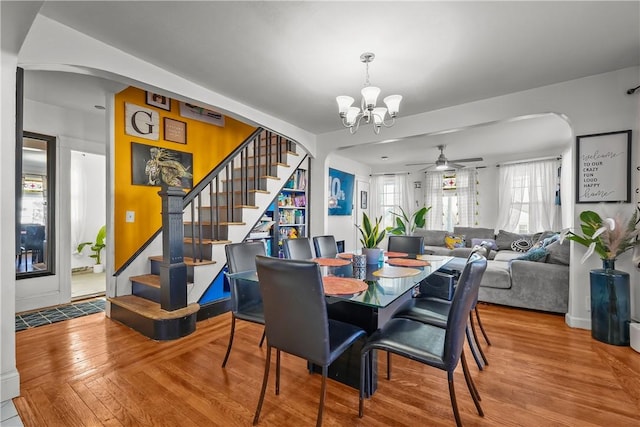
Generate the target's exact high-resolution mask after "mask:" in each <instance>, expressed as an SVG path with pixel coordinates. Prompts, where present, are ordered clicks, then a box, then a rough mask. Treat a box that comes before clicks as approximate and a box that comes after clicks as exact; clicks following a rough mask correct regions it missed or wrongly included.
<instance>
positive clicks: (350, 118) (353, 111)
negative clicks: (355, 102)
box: [345, 107, 360, 126]
mask: <svg viewBox="0 0 640 427" xmlns="http://www.w3.org/2000/svg"><path fill="white" fill-rule="evenodd" d="M359 114H360V109H359V108H358V107H349V109H348V110H347V113H346V117H345V121H346V122H347V125H349V126H353V125H354V124H355V123H356V119H357V118H358V115H359Z"/></svg>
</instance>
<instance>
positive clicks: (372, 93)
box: [362, 86, 380, 110]
mask: <svg viewBox="0 0 640 427" xmlns="http://www.w3.org/2000/svg"><path fill="white" fill-rule="evenodd" d="M378 95H380V88H379V87H375V86H367V87H363V88H362V98H363V99H364V105H365V106H366V107H367V110H371V109H372V108H373V107H375V106H376V102H378Z"/></svg>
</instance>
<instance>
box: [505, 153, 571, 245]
mask: <svg viewBox="0 0 640 427" xmlns="http://www.w3.org/2000/svg"><path fill="white" fill-rule="evenodd" d="M559 166H560V164H559V163H558V161H556V160H542V161H536V162H528V163H518V164H513V165H502V166H500V178H499V180H498V221H497V223H496V229H502V230H506V231H514V232H515V231H518V224H519V223H521V219H520V218H521V216H522V215H525V216H526V215H528V231H529V232H530V233H535V232H538V231H544V230H559V229H560V228H561V224H560V221H559V206H557V205H556V198H555V196H556V189H557V182H558V167H559Z"/></svg>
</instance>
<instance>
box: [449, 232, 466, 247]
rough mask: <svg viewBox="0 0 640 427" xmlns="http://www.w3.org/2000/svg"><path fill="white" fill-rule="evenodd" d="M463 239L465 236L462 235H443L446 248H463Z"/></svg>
mask: <svg viewBox="0 0 640 427" xmlns="http://www.w3.org/2000/svg"><path fill="white" fill-rule="evenodd" d="M464 239H465V236H463V235H455V236H454V235H450V236H445V238H444V245H445V246H446V247H447V249H453V248H464V247H465V246H466V245H465V242H464Z"/></svg>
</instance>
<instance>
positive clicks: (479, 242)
mask: <svg viewBox="0 0 640 427" xmlns="http://www.w3.org/2000/svg"><path fill="white" fill-rule="evenodd" d="M483 243H488V244H489V247H490V248H491V250H494V251H497V250H498V245H497V244H496V239H482V238H477V237H476V238H474V239H471V247H472V248H475V247H476V246H482V244H483Z"/></svg>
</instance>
